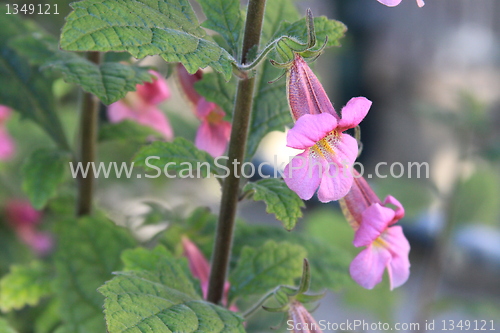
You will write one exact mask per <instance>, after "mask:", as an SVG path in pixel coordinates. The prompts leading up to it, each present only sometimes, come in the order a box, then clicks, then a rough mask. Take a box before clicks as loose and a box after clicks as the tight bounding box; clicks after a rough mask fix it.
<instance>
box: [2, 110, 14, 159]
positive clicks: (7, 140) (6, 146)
mask: <svg viewBox="0 0 500 333" xmlns="http://www.w3.org/2000/svg"><path fill="white" fill-rule="evenodd" d="M10 114H11V110H10V108H8V107H6V106H4V105H0V161H2V160H8V159H10V158H11V157H12V156H13V155H14V152H15V145H14V141H13V140H12V138H11V137H10V135H9V133H7V129H6V128H5V125H4V124H5V122H6V121H7V119H8V118H9V117H10Z"/></svg>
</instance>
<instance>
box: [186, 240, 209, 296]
mask: <svg viewBox="0 0 500 333" xmlns="http://www.w3.org/2000/svg"><path fill="white" fill-rule="evenodd" d="M182 247H183V250H184V256H185V257H186V258H187V260H188V263H189V270H190V271H191V274H193V276H194V277H195V278H197V279H199V280H200V284H201V288H202V291H203V297H206V294H207V292H208V279H209V274H210V264H209V263H208V260H207V259H206V258H205V256H204V255H203V253H201V251H200V249H199V248H198V247H197V246H196V244H195V243H193V242H192V241H191V240H190V239H189V238H187V237H182Z"/></svg>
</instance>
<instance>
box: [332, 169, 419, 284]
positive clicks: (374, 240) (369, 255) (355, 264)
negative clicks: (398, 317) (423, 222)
mask: <svg viewBox="0 0 500 333" xmlns="http://www.w3.org/2000/svg"><path fill="white" fill-rule="evenodd" d="M355 175H356V177H355V178H354V183H353V186H352V188H351V190H350V191H349V193H348V194H347V195H346V196H345V197H344V198H343V199H342V200H341V202H340V204H341V207H342V211H343V212H344V215H345V216H346V218H347V220H348V221H349V223H350V225H351V226H352V227H353V228H354V230H355V235H354V241H353V244H354V246H356V247H360V246H366V248H365V249H364V250H363V251H361V252H360V253H359V254H358V255H357V256H356V258H354V260H353V261H352V263H351V266H350V273H351V276H352V278H353V279H354V281H356V282H357V283H358V284H360V285H361V286H362V287H364V288H367V289H372V288H373V287H374V286H375V285H376V284H377V283H379V282H380V281H382V275H383V273H384V270H385V269H386V268H387V273H388V275H389V281H390V285H391V290H392V289H393V288H396V287H399V286H401V285H402V284H404V283H405V282H406V280H407V279H408V277H409V276H410V261H409V259H408V255H409V252H410V244H409V243H408V240H407V239H406V237H405V236H404V234H403V229H402V228H401V226H393V225H394V224H396V223H397V222H398V221H399V220H400V219H402V218H403V217H404V208H403V206H402V205H401V203H400V202H399V201H398V200H396V199H395V198H394V197H392V196H387V197H386V198H385V200H384V202H380V200H379V198H378V197H377V195H376V194H375V193H374V192H373V190H372V189H371V187H370V186H369V185H368V183H367V182H366V180H365V179H364V178H363V177H361V176H360V175H359V174H357V173H356V172H355ZM389 204H390V205H393V206H395V207H396V209H392V208H390V207H386V206H387V205H389Z"/></svg>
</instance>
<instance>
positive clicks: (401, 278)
mask: <svg viewBox="0 0 500 333" xmlns="http://www.w3.org/2000/svg"><path fill="white" fill-rule="evenodd" d="M381 238H382V239H383V240H384V241H385V242H386V243H387V244H388V245H389V251H390V253H391V255H392V260H391V262H390V263H389V266H388V267H387V272H388V273H389V280H390V283H391V290H392V289H393V288H397V287H399V286H401V285H402V284H404V283H405V282H406V280H408V277H409V276H410V260H409V258H408V255H409V253H410V243H408V240H407V239H406V237H405V235H404V233H403V228H401V226H395V227H390V228H389V229H387V231H386V232H384V233H383V234H382V235H381Z"/></svg>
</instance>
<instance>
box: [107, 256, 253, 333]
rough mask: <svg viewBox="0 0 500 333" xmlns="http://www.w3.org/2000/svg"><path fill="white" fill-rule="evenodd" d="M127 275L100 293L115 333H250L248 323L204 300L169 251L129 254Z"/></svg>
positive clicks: (124, 273) (108, 284)
mask: <svg viewBox="0 0 500 333" xmlns="http://www.w3.org/2000/svg"><path fill="white" fill-rule="evenodd" d="M123 259H124V262H125V265H126V268H127V269H129V270H128V271H126V272H121V273H118V274H119V275H118V276H116V277H115V278H114V279H113V280H111V281H109V282H107V283H106V284H105V285H104V286H102V287H100V288H99V292H100V293H102V294H103V295H104V296H105V297H106V300H105V303H104V313H105V316H106V322H107V326H108V332H110V333H121V332H127V333H142V332H185V333H188V332H244V331H245V330H244V327H243V324H242V322H243V319H242V318H241V317H239V316H238V315H236V314H235V313H233V312H231V311H229V310H227V309H224V308H222V307H219V306H217V305H215V304H212V303H209V302H206V301H203V300H202V299H201V297H200V296H199V295H197V294H196V291H195V289H194V287H193V285H192V284H191V282H190V280H189V277H188V276H187V274H186V270H185V269H184V268H183V266H184V265H183V264H182V261H181V260H180V259H175V258H173V256H172V255H171V254H170V253H168V252H167V251H166V250H165V248H163V247H157V248H156V249H155V250H153V251H147V250H144V249H135V250H130V251H126V252H125V253H124V254H123Z"/></svg>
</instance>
